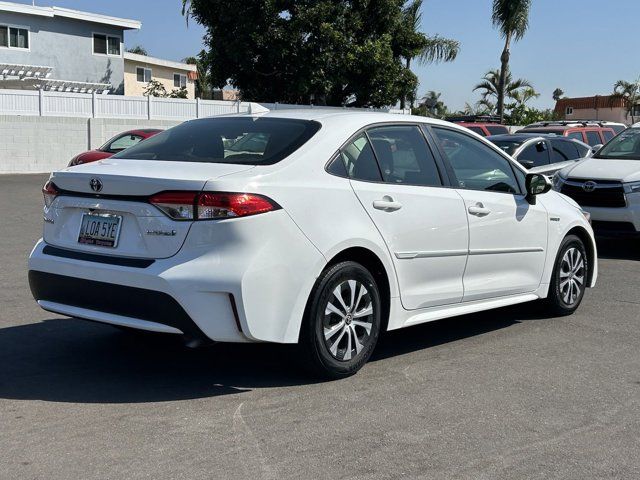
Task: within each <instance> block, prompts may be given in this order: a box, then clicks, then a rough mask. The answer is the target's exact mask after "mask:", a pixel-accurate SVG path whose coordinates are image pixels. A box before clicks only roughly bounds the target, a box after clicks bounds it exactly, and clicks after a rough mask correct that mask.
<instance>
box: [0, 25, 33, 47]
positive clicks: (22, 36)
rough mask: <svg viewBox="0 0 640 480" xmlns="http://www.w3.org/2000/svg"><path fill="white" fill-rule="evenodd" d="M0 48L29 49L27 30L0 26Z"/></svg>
mask: <svg viewBox="0 0 640 480" xmlns="http://www.w3.org/2000/svg"><path fill="white" fill-rule="evenodd" d="M0 47H5V48H7V47H8V48H24V49H29V30H28V29H27V28H21V27H10V26H7V25H0Z"/></svg>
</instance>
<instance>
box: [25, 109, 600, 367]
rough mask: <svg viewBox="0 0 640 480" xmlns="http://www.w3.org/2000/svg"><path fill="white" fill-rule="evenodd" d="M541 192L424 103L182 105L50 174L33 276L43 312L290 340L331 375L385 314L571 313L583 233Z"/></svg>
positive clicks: (352, 358) (585, 270)
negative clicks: (124, 140)
mask: <svg viewBox="0 0 640 480" xmlns="http://www.w3.org/2000/svg"><path fill="white" fill-rule="evenodd" d="M234 146H235V148H234ZM549 188H550V183H549V181H548V180H547V179H546V178H545V177H543V176H541V175H536V174H528V175H527V173H526V171H525V170H524V169H523V168H522V167H521V166H520V165H518V164H517V163H516V162H514V161H512V160H511V159H510V158H509V157H508V156H507V155H506V154H504V153H503V152H502V151H501V150H500V149H499V148H497V147H495V146H493V145H492V144H490V143H489V142H487V141H485V140H484V139H482V138H481V137H479V136H477V135H475V134H473V133H471V132H469V131H468V130H466V129H464V128H462V127H458V126H456V125H453V124H450V123H446V122H441V121H437V120H430V119H426V118H424V117H412V116H399V115H389V114H380V113H369V112H358V113H354V112H346V111H321V110H315V109H314V110H300V111H293V110H290V111H284V112H270V113H253V114H239V115H235V116H224V117H218V118H206V119H199V120H193V121H189V122H186V123H183V124H182V125H179V126H177V127H174V128H172V129H170V130H167V131H165V132H163V133H160V134H158V135H156V136H154V137H152V138H150V139H149V140H147V141H145V142H142V143H140V144H139V145H136V146H134V147H131V148H129V149H127V150H126V151H124V152H122V153H120V154H117V155H115V156H113V157H111V158H109V159H106V160H101V161H98V162H95V163H91V164H87V165H80V166H77V167H72V168H67V169H64V170H61V171H58V172H54V173H53V174H52V175H51V178H50V180H49V181H48V182H47V184H46V185H45V187H44V201H45V207H44V238H43V239H42V240H40V241H39V242H38V243H37V245H36V246H35V248H34V249H33V252H32V253H31V256H30V259H29V282H30V285H31V290H32V292H33V296H34V297H35V299H36V300H37V302H38V303H39V305H40V306H41V307H42V308H44V309H45V310H48V311H51V312H56V313H59V314H63V315H67V316H70V317H76V318H83V319H88V320H93V321H98V322H104V323H109V324H113V325H118V326H124V327H130V328H135V329H142V330H150V331H156V332H166V333H169V334H176V335H182V336H184V337H185V338H186V339H187V340H188V341H189V342H190V343H192V344H194V345H195V344H199V343H202V342H208V341H216V342H276V343H299V344H300V346H301V348H300V352H301V355H302V356H304V357H305V358H306V360H307V361H308V363H309V365H311V366H312V367H314V368H315V369H316V370H317V371H318V372H320V373H321V374H323V375H325V376H329V377H334V378H338V377H343V376H347V375H350V374H353V373H354V372H356V371H357V370H358V369H359V368H360V367H362V365H363V364H364V363H365V362H366V361H367V359H368V358H369V357H370V356H371V353H372V352H373V349H374V348H375V346H376V343H377V341H378V337H379V335H380V334H381V333H382V332H384V331H387V330H395V329H398V328H403V327H408V326H411V325H416V324H419V323H423V322H429V321H432V320H437V319H442V318H446V317H453V316H456V315H461V314H467V313H471V312H477V311H481V310H488V309H494V308H497V307H503V306H506V305H512V304H517V303H522V302H528V301H533V300H538V299H544V300H543V301H544V302H546V305H547V306H548V307H549V309H550V311H551V312H552V313H553V314H570V313H572V312H574V311H575V310H576V309H577V308H578V306H579V305H580V302H581V300H582V298H583V295H584V293H585V289H586V288H587V287H591V286H593V285H594V284H595V281H596V277H597V253H596V246H595V242H594V240H593V231H592V229H591V226H590V224H589V221H588V215H587V214H586V213H585V212H583V211H582V210H581V209H580V207H579V206H578V205H577V204H576V203H575V202H574V201H572V200H571V199H569V198H567V197H565V196H563V195H561V194H558V193H556V192H553V191H551V192H549Z"/></svg>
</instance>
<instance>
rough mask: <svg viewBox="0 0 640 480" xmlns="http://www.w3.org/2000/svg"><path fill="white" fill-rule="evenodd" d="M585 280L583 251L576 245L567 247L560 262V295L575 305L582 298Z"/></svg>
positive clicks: (566, 301)
mask: <svg viewBox="0 0 640 480" xmlns="http://www.w3.org/2000/svg"><path fill="white" fill-rule="evenodd" d="M584 282H585V262H584V257H583V256H582V252H580V250H578V249H577V248H575V247H572V248H569V249H567V251H566V252H565V254H564V256H563V257H562V262H561V263H560V295H561V297H562V301H563V302H564V303H565V304H566V305H568V306H572V305H574V304H575V303H576V302H577V301H578V299H579V298H580V294H581V292H582V290H583V288H584Z"/></svg>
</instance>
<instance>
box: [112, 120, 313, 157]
mask: <svg viewBox="0 0 640 480" xmlns="http://www.w3.org/2000/svg"><path fill="white" fill-rule="evenodd" d="M319 129H320V124H319V123H317V122H313V121H308V120H297V119H289V118H254V117H226V118H205V119H201V120H192V121H190V122H185V123H182V124H180V125H178V126H176V127H173V128H171V129H169V130H166V131H164V132H162V133H159V134H158V135H155V136H153V137H151V138H149V139H148V140H145V141H144V142H140V143H139V144H138V145H135V146H133V147H131V148H128V149H127V150H125V151H123V152H121V153H118V154H116V155H114V156H113V158H122V159H129V160H166V161H172V162H205V163H233V164H239V165H272V164H274V163H276V162H279V161H280V160H282V159H283V158H286V157H287V156H289V155H291V154H292V153H293V152H294V151H296V150H297V149H298V148H300V147H301V146H302V145H303V144H304V143H305V142H307V141H308V140H309V139H310V138H311V137H312V136H313V135H314V134H315V133H316V132H317V131H318V130H319Z"/></svg>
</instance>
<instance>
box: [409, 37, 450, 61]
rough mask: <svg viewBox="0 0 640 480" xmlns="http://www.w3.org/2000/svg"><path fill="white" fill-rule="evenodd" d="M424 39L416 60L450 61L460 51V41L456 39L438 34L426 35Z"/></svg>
mask: <svg viewBox="0 0 640 480" xmlns="http://www.w3.org/2000/svg"><path fill="white" fill-rule="evenodd" d="M426 40H427V41H426V44H425V46H424V48H423V49H422V51H421V52H420V54H419V55H418V61H419V62H421V63H439V62H452V61H453V60H455V59H456V57H457V56H458V53H460V42H458V41H457V40H453V39H450V38H443V37H441V36H439V35H434V36H433V37H427V38H426Z"/></svg>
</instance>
